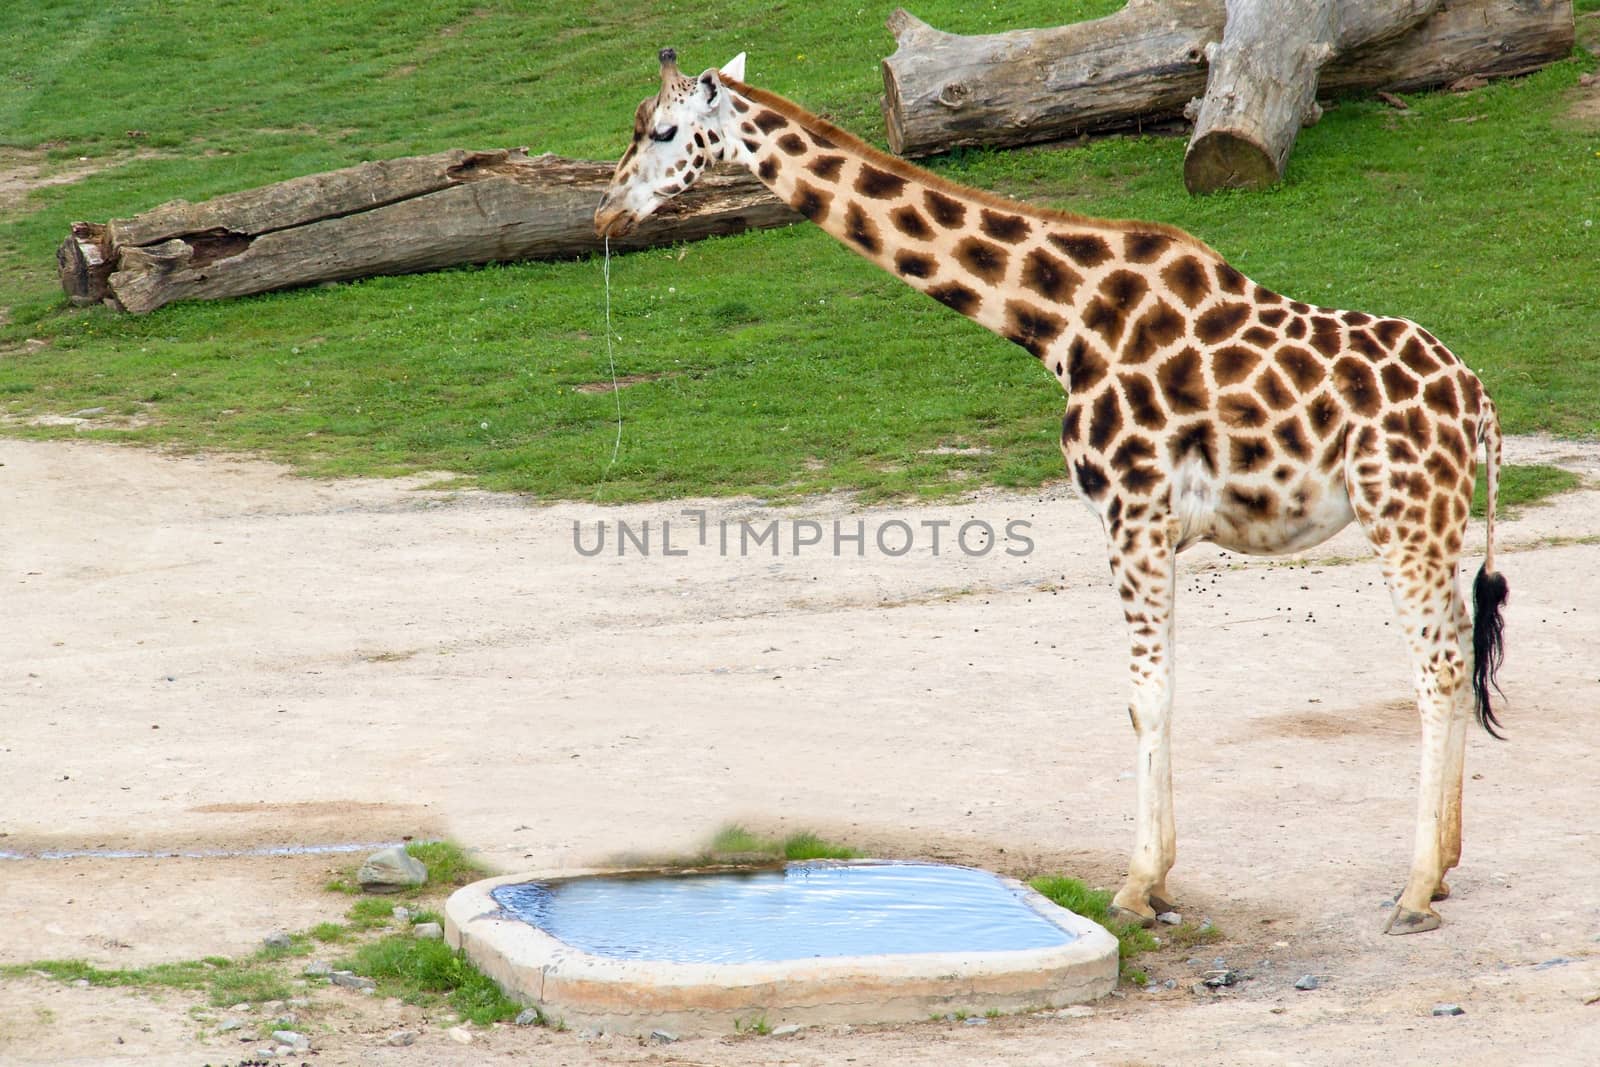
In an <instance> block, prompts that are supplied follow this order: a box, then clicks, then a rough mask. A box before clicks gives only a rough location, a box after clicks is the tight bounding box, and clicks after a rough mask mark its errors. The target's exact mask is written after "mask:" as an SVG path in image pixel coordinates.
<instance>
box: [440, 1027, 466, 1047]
mask: <svg viewBox="0 0 1600 1067" xmlns="http://www.w3.org/2000/svg"><path fill="white" fill-rule="evenodd" d="M445 1033H447V1034H449V1035H450V1040H451V1041H454V1042H455V1043H456V1044H458V1045H470V1044H472V1034H471V1033H469V1032H468V1031H467V1030H466V1029H465V1028H463V1027H460V1026H452V1027H451V1028H450V1029H448V1030H446V1031H445Z"/></svg>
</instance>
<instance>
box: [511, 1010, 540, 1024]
mask: <svg viewBox="0 0 1600 1067" xmlns="http://www.w3.org/2000/svg"><path fill="white" fill-rule="evenodd" d="M516 1021H517V1025H518V1026H533V1025H535V1024H536V1023H538V1021H539V1009H538V1008H523V1009H522V1010H521V1011H519V1012H518V1013H517V1020H516Z"/></svg>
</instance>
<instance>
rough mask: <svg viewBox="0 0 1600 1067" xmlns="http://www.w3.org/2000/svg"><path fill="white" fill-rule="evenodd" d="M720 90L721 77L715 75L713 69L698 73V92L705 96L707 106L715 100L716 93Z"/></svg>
mask: <svg viewBox="0 0 1600 1067" xmlns="http://www.w3.org/2000/svg"><path fill="white" fill-rule="evenodd" d="M721 91H722V79H721V78H719V77H717V72H716V71H715V70H708V71H706V72H705V73H704V74H702V75H700V94H701V96H703V97H704V98H705V104H706V106H707V107H709V106H711V105H712V104H715V103H716V102H717V94H718V93H720V92H721Z"/></svg>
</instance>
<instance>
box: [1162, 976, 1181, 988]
mask: <svg viewBox="0 0 1600 1067" xmlns="http://www.w3.org/2000/svg"><path fill="white" fill-rule="evenodd" d="M1161 988H1162V989H1177V988H1178V980H1177V979H1176V978H1168V979H1167V980H1166V981H1165V982H1162V983H1161Z"/></svg>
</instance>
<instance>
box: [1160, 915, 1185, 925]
mask: <svg viewBox="0 0 1600 1067" xmlns="http://www.w3.org/2000/svg"><path fill="white" fill-rule="evenodd" d="M1156 922H1158V923H1166V924H1167V925H1168V926H1177V925H1178V924H1179V923H1181V922H1183V916H1182V915H1180V914H1179V913H1178V912H1175V911H1164V912H1162V913H1161V914H1159V915H1157V916H1156Z"/></svg>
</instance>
